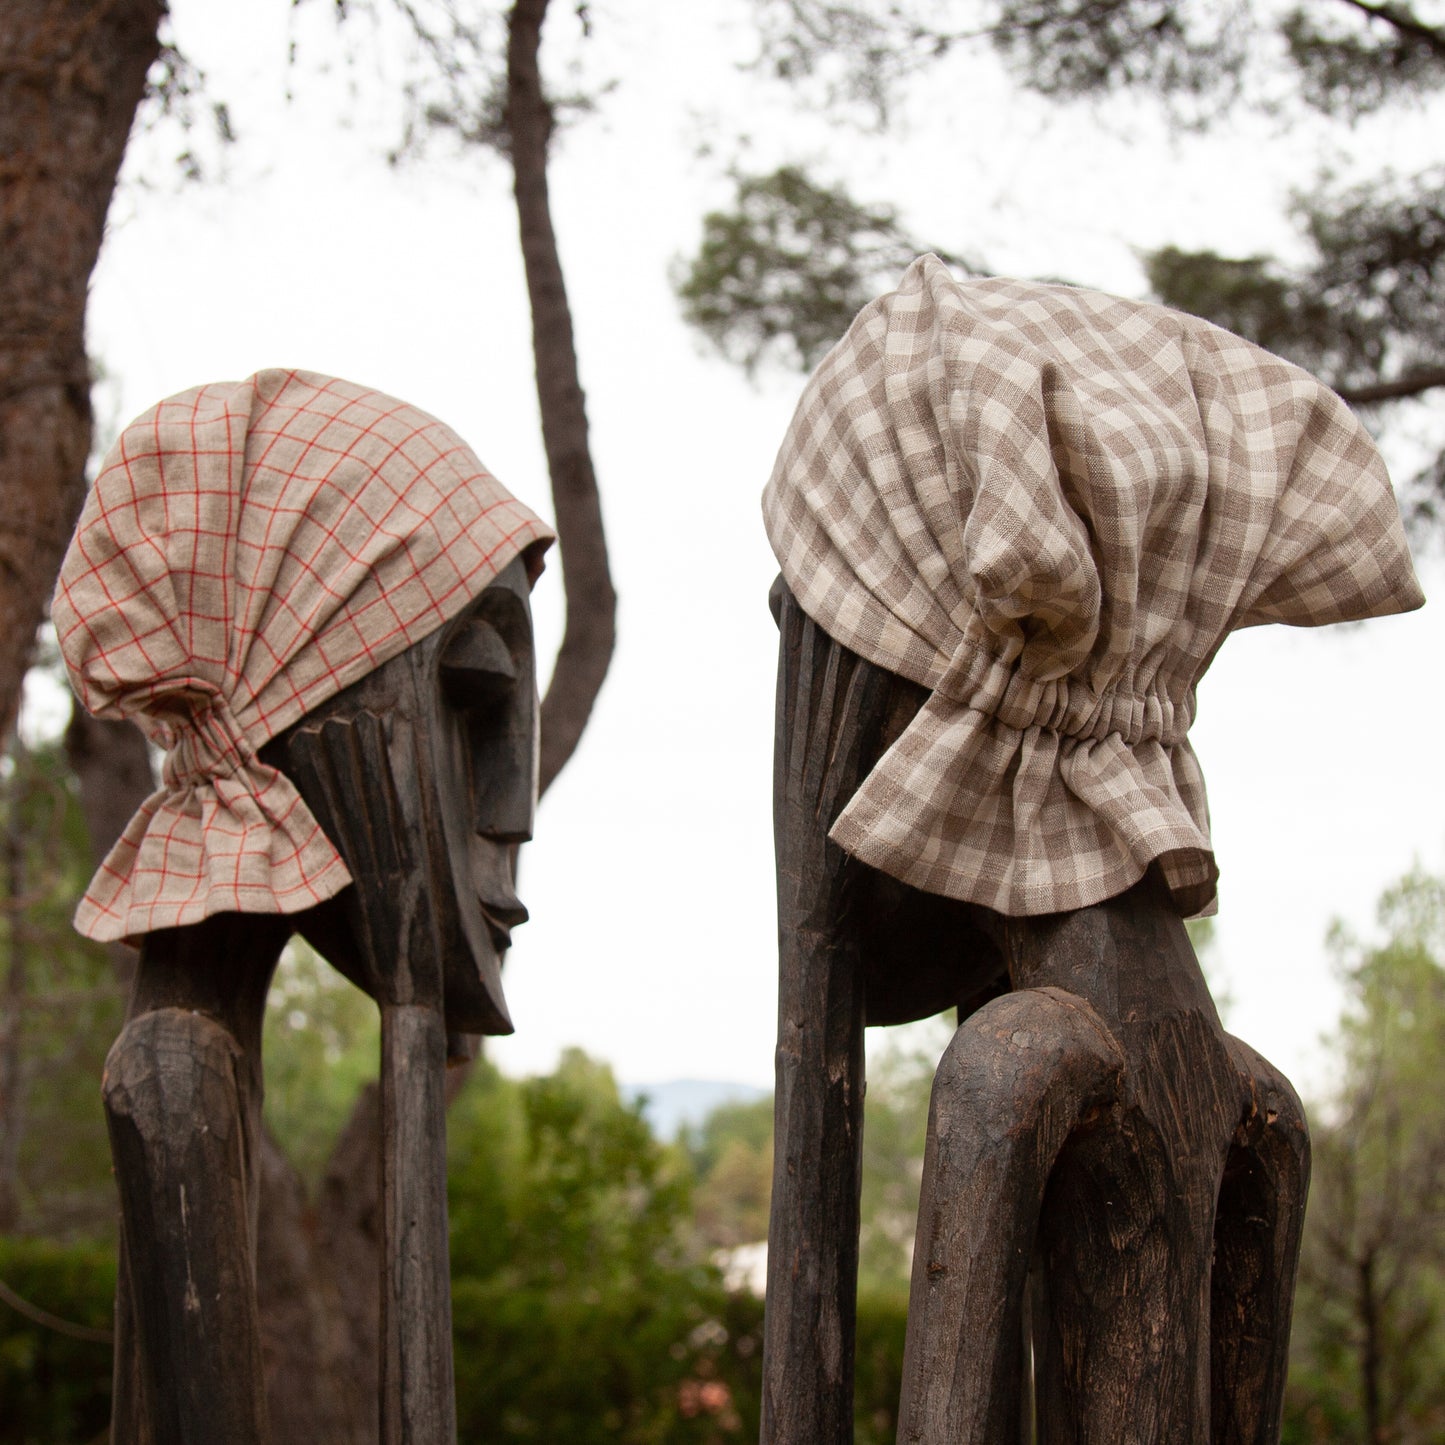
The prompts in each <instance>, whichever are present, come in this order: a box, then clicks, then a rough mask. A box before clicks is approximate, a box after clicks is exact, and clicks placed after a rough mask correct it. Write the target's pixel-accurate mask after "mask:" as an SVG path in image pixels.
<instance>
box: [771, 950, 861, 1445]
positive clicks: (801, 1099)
mask: <svg viewBox="0 0 1445 1445" xmlns="http://www.w3.org/2000/svg"><path fill="white" fill-rule="evenodd" d="M797 952H798V954H799V955H802V956H795V957H793V958H792V959H791V960H790V965H791V966H785V968H784V970H783V979H782V982H781V986H780V998H779V1024H778V1055H777V1093H776V1096H775V1101H774V1111H773V1196H772V1210H771V1214H770V1216H769V1221H768V1304H767V1316H766V1323H765V1327H764V1340H763V1430H762V1439H763V1440H764V1442H768V1445H849V1442H851V1441H852V1439H853V1346H854V1325H855V1318H856V1309H857V1288H858V1196H859V1189H860V1187H861V1179H862V1146H863V997H862V987H861V980H860V979H859V977H858V974H857V971H856V970H855V969H852V968H849V967H847V966H846V964H847V960H837V959H833V958H830V957H829V955H828V954H827V952H826V951H825V950H819V951H813V952H811V953H810V952H808V951H807V950H804V949H799V950H798V951H797ZM840 963H841V964H842V965H843V966H833V965H837V964H840Z"/></svg>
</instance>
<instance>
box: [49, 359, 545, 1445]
mask: <svg viewBox="0 0 1445 1445" xmlns="http://www.w3.org/2000/svg"><path fill="white" fill-rule="evenodd" d="M550 537H551V533H550V531H549V530H548V529H547V528H546V527H545V525H544V524H543V523H541V522H540V521H539V520H538V519H537V518H536V517H535V516H533V515H532V513H530V512H529V511H528V510H527V509H526V508H525V507H523V506H522V505H521V504H520V503H518V502H517V501H516V500H515V499H514V498H512V497H511V496H510V495H509V494H508V493H507V492H506V491H505V490H504V489H503V488H502V487H501V486H500V485H499V484H498V483H497V481H496V480H495V479H494V478H493V477H492V476H490V474H489V473H488V472H487V471H486V469H485V468H484V467H483V466H482V464H481V463H480V462H479V461H477V459H476V457H475V456H474V455H473V453H472V452H471V450H470V449H469V448H468V447H467V446H466V445H465V443H463V442H462V441H461V440H460V438H458V437H457V436H456V434H455V433H453V432H452V431H450V430H449V429H448V428H447V427H445V426H443V425H442V424H441V423H440V422H438V421H436V420H435V419H434V418H432V417H430V416H428V415H426V414H425V413H424V412H421V411H418V410H416V409H415V408H413V407H410V406H407V405H405V404H404V403H402V402H398V401H396V400H394V399H393V398H391V397H387V396H383V395H381V394H380V393H377V392H373V391H369V390H367V389H366V388H364V387H360V386H355V385H352V384H351V383H348V382H342V381H338V380H335V379H334V378H329V377H324V376H318V375H314V374H311V373H306V372H292V371H265V372H260V373H257V374H256V375H255V376H253V377H250V378H249V379H247V380H246V381H244V382H240V383H226V384H221V385H215V386H207V387H200V388H197V389H195V390H192V391H188V392H184V393H181V394H180V395H178V396H175V397H172V398H170V399H168V400H166V401H164V402H161V403H160V404H159V405H158V406H157V407H155V408H153V409H152V410H151V411H149V412H147V413H146V414H145V415H143V416H142V417H140V418H139V419H138V420H137V421H135V422H134V423H132V424H131V426H129V427H128V428H127V429H126V430H125V431H124V432H123V433H122V434H121V437H120V439H119V441H118V442H117V444H116V446H115V448H114V449H113V450H112V452H111V453H110V455H109V456H108V458H107V459H106V462H105V465H104V467H103V468H102V471H101V474H100V476H99V478H98V480H97V482H96V485H95V488H94V490H93V491H92V493H91V496H90V498H89V501H88V502H87V505H86V509H85V511H84V513H83V515H82V517H81V521H80V524H79V528H78V530H77V532H76V536H75V539H74V541H73V542H72V544H71V548H70V551H69V553H68V554H67V557H66V560H65V564H64V567H63V568H62V571H61V577H60V585H59V589H58V591H57V594H56V598H55V604H54V609H53V614H54V617H55V623H56V627H57V630H58V632H59V635H60V641H61V649H62V652H63V654H64V656H65V660H66V664H67V667H68V668H69V670H70V675H71V679H72V682H73V683H74V685H75V687H76V690H77V692H78V694H79V695H80V697H81V699H82V701H83V702H84V703H85V704H86V706H87V707H89V708H90V709H91V710H92V711H93V712H96V713H99V714H101V715H111V716H128V717H132V718H134V719H135V720H136V721H137V722H138V723H140V724H141V726H142V727H144V728H145V730H146V731H147V733H148V735H149V736H150V737H151V739H152V740H153V741H154V742H156V743H157V744H158V745H159V746H161V747H162V748H164V749H165V750H166V756H165V765H164V774H163V783H162V786H161V788H160V790H159V791H158V792H157V793H155V794H154V795H153V796H152V797H151V798H150V799H149V800H148V801H147V802H146V803H145V804H144V805H143V807H142V808H141V810H140V812H139V813H138V814H137V815H136V817H135V818H134V819H133V820H132V822H131V824H130V826H129V828H128V829H127V830H126V832H125V834H124V836H123V837H122V838H121V840H120V842H119V843H117V845H116V847H115V849H114V850H113V851H112V853H111V854H110V856H109V857H108V858H107V860H106V862H105V864H104V865H103V866H102V868H101V870H100V871H99V873H97V875H96V877H95V879H94V881H93V882H92V884H91V887H90V889H89V891H88V892H87V894H86V896H85V899H84V901H83V902H82V904H81V906H80V908H79V910H78V912H77V916H76V925H77V927H78V928H79V929H80V930H81V932H83V933H85V934H87V935H88V936H89V937H92V938H97V939H107V940H109V939H118V938H129V939H132V940H136V941H138V942H139V944H140V950H141V952H140V961H139V966H138V970H137V975H136V982H135V990H134V995H133V998H132V1000H131V1006H130V1011H129V1016H128V1018H127V1022H126V1025H125V1028H124V1030H123V1031H122V1033H121V1035H120V1037H119V1039H117V1041H116V1043H115V1046H114V1048H113V1049H112V1050H111V1054H110V1057H109V1059H108V1060H107V1064H106V1075H105V1085H104V1095H105V1106H106V1112H107V1117H108V1120H109V1125H110V1134H111V1146H112V1152H113V1155H114V1159H115V1167H116V1179H117V1184H118V1186H119V1190H120V1202H121V1221H122V1240H123V1247H122V1287H121V1290H120V1294H119V1298H118V1301H117V1321H116V1323H117V1351H116V1402H115V1427H114V1436H113V1438H114V1439H115V1440H116V1441H117V1442H125V1445H130V1442H147V1445H199V1442H202V1441H204V1442H206V1445H222V1442H234V1445H243V1442H244V1445H254V1442H258V1441H260V1442H263V1441H265V1440H266V1439H267V1437H268V1424H267V1418H266V1406H265V1395H264V1388H263V1386H264V1382H263V1379H262V1369H261V1355H260V1339H259V1332H258V1322H257V1314H256V1291H255V1258H256V1253H255V1242H256V1230H257V1210H258V1185H259V1174H258V1160H259V1153H258V1135H257V1130H258V1127H259V1113H260V1106H261V1095H262V1081H261V1053H260V1047H261V1023H262V1017H263V1013H264V1008H265V999H266V992H267V988H268V986H269V983H270V979H271V975H272V973H273V971H274V969H275V967H276V963H277V960H278V958H279V955H280V952H281V949H282V947H283V945H284V944H285V942H286V940H287V939H288V938H289V937H290V936H291V934H292V933H293V932H300V933H301V934H303V935H304V936H305V937H306V938H308V939H309V940H310V941H312V942H313V943H314V944H315V945H316V946H317V948H318V949H319V950H320V951H321V952H322V953H323V954H324V955H325V956H326V957H327V958H328V959H329V960H330V961H331V962H332V963H333V964H335V965H336V967H338V968H339V969H340V970H341V971H342V972H343V973H344V974H345V975H346V976H347V977H348V978H350V979H351V980H352V981H353V982H355V983H356V984H358V985H359V986H360V987H361V988H363V989H365V990H366V992H367V993H369V994H370V995H371V996H372V997H373V998H374V999H376V1001H377V1003H378V1004H379V1005H380V1008H381V1018H382V1062H381V1100H382V1139H383V1143H382V1157H381V1158H380V1159H379V1160H378V1168H379V1170H380V1171H381V1195H380V1197H381V1201H382V1208H383V1212H384V1223H383V1246H384V1248H383V1255H384V1257H383V1271H384V1274H383V1278H382V1279H381V1280H380V1281H379V1282H378V1288H379V1293H380V1299H381V1356H382V1358H381V1361H380V1379H381V1399H380V1401H379V1406H378V1412H379V1435H380V1439H381V1440H382V1441H383V1442H384V1445H401V1442H415V1445H447V1442H450V1441H453V1440H455V1438H456V1424H455V1404H454V1398H453V1387H452V1356H451V1305H450V1286H449V1279H448V1263H447V1224H446V1179H445V1154H444V1142H445V1124H444V1115H443V1103H444V1100H443V1074H444V1070H445V1066H446V1061H447V1057H448V1052H449V1050H448V1035H449V1034H450V1035H452V1036H454V1037H456V1038H457V1039H458V1047H460V1039H459V1036H461V1035H465V1034H473V1033H506V1032H510V1030H511V1022H510V1020H509V1018H508V1015H507V1010H506V1004H505V1002H504V1000H503V997H502V992H501V983H500V964H501V956H502V954H503V952H504V951H505V949H506V947H507V944H508V940H509V936H510V933H509V931H510V929H511V927H512V926H513V925H515V924H516V923H518V922H520V921H522V920H524V919H525V917H526V913H525V911H524V910H523V909H522V907H521V905H520V904H519V902H518V900H517V898H516V896H515V893H514V892H513V888H512V874H513V863H514V858H515V850H516V847H517V845H518V844H519V843H521V842H522V841H523V840H525V839H526V838H527V837H529V836H530V833H531V827H532V809H533V805H534V801H535V796H536V779H535V747H536V722H537V717H536V683H535V677H534V671H533V661H532V659H533V652H532V637H531V620H530V614H529V609H528V594H529V590H530V585H531V581H532V580H534V579H535V576H536V573H537V572H538V571H540V567H541V553H542V551H543V550H544V549H545V547H546V545H547V542H548V540H549V539H550Z"/></svg>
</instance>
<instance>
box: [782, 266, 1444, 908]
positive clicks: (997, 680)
mask: <svg viewBox="0 0 1445 1445" xmlns="http://www.w3.org/2000/svg"><path fill="white" fill-rule="evenodd" d="M763 514H764V520H765V523H766V526H767V531H768V536H769V539H770V541H771V543H772V546H773V551H774V552H775V553H776V555H777V558H778V562H779V564H780V566H781V567H782V571H783V577H784V580H785V581H786V582H787V584H788V586H789V588H790V589H791V590H792V592H793V595H794V596H795V597H796V598H797V600H798V602H799V604H800V605H801V606H802V608H803V609H804V611H806V612H807V613H808V614H809V615H810V616H811V617H812V618H813V619H814V621H816V622H817V623H818V624H819V625H820V626H821V627H823V628H824V630H825V631H827V632H828V633H829V635H830V636H832V637H833V638H834V639H835V640H836V641H838V642H840V643H842V644H844V645H845V646H847V647H849V648H851V649H853V650H854V651H855V652H857V653H859V654H861V655H862V656H863V657H865V658H866V659H867V660H868V661H870V662H872V663H875V664H876V665H878V666H880V667H884V668H887V669H890V670H891V671H893V672H897V673H900V674H902V675H903V676H905V677H908V678H911V679H912V680H913V681H914V682H917V683H920V684H922V685H923V686H925V687H927V688H928V689H930V691H931V693H932V696H931V697H930V699H929V700H928V702H927V703H926V704H925V705H924V707H923V708H922V709H921V711H920V712H919V714H918V716H917V717H916V719H915V720H914V722H913V723H912V724H911V726H910V727H909V728H908V729H907V730H906V731H905V732H904V733H903V735H902V736H901V737H900V738H899V739H898V741H897V742H896V743H895V744H894V746H893V747H892V748H891V749H890V750H889V751H888V752H887V753H886V754H885V756H884V757H883V758H882V759H881V760H880V761H879V763H878V764H877V766H876V767H875V769H874V770H873V772H872V773H871V774H870V775H869V776H868V777H867V778H866V779H865V780H864V782H863V784H862V785H861V786H860V787H859V789H858V791H857V793H856V794H855V795H854V797H853V798H852V799H851V800H850V801H849V803H848V804H847V806H846V807H845V808H844V810H843V812H842V813H841V815H840V816H839V817H838V819H837V821H836V822H835V824H834V825H833V828H832V832H831V835H830V836H831V837H832V838H833V840H834V841H835V842H836V843H838V844H839V845H840V846H841V847H842V848H844V849H845V850H846V851H848V852H849V853H852V854H853V855H855V856H856V857H858V858H860V859H861V860H862V861H863V862H865V863H868V864H870V865H872V866H873V867H876V868H879V869H882V870H883V871H885V872H887V873H890V874H892V875H894V876H895V877H897V878H900V879H902V880H903V881H904V882H906V883H910V884H912V885H914V886H915V887H918V888H921V889H924V890H927V891H929V892H934V893H941V894H946V895H948V896H950V897H954V898H960V899H966V900H969V901H971V902H975V903H980V904H984V905H986V906H988V907H990V908H994V909H997V910H999V911H1000V912H1003V913H1005V914H1010V915H1027V914H1038V913H1051V912H1055V911H1058V910H1063V909H1072V908H1081V907H1084V906H1086V905H1088V904H1091V903H1096V902H1099V901H1101V900H1103V899H1105V898H1109V897H1112V896H1114V895H1115V894H1117V893H1121V892H1123V891H1124V890H1125V889H1127V888H1129V887H1130V886H1131V885H1132V884H1134V883H1135V882H1137V881H1138V879H1139V878H1140V877H1141V876H1142V875H1143V873H1144V871H1145V869H1146V868H1147V867H1148V866H1149V864H1150V863H1151V862H1154V861H1155V860H1158V863H1159V866H1160V869H1161V871H1162V873H1163V875H1164V877H1165V880H1166V882H1167V883H1168V885H1169V887H1170V889H1171V890H1172V893H1173V895H1174V898H1175V901H1176V904H1177V905H1178V906H1179V907H1180V909H1181V911H1183V912H1185V913H1195V912H1212V911H1213V909H1214V904H1215V884H1216V881H1217V879H1218V869H1217V867H1216V865H1215V861H1214V855H1213V852H1212V850H1211V846H1210V839H1209V812H1208V804H1207V802H1206V799H1205V791H1204V777H1203V774H1202V773H1201V772H1200V768H1199V763H1198V760H1197V759H1196V757H1195V755H1194V752H1193V750H1192V748H1191V747H1190V746H1189V742H1188V740H1187V733H1188V731H1189V724H1190V722H1191V720H1192V718H1193V716H1194V705H1195V685H1196V683H1197V682H1198V680H1199V678H1200V676H1201V674H1202V673H1203V672H1204V670H1205V669H1206V668H1207V667H1208V665H1209V663H1210V661H1211V659H1212V658H1213V657H1214V654H1215V652H1216V651H1217V649H1218V648H1219V646H1220V644H1221V643H1222V642H1223V640H1224V638H1225V636H1226V635H1227V634H1228V633H1229V632H1231V631H1233V630H1234V629H1235V628H1239V627H1249V626H1253V625H1254V624H1257V623H1263V622H1287V623H1293V624H1296V625H1314V624H1317V623H1326V622H1339V621H1343V620H1346V619H1353V618H1363V617H1373V616H1380V615H1383V614H1386V613H1393V612H1405V611H1409V610H1411V609H1413V608H1416V607H1418V606H1420V605H1421V603H1422V602H1423V600H1424V599H1423V597H1422V595H1421V592H1420V589H1419V585H1418V583H1417V582H1416V580H1415V574H1414V570H1413V568H1412V566H1411V562H1410V556H1409V552H1408V550H1407V548H1406V545H1405V541H1404V536H1403V533H1402V529H1401V525H1400V518H1399V512H1398V508H1397V505H1396V502H1395V499H1394V495H1393V493H1392V491H1391V489H1390V483H1389V479H1388V477H1387V476H1386V474H1385V470H1384V466H1383V464H1382V463H1381V461H1380V459H1379V456H1378V454H1377V453H1376V451H1375V448H1374V446H1373V444H1372V443H1371V441H1370V439H1369V437H1368V435H1367V434H1366V432H1365V430H1364V428H1363V427H1362V426H1361V425H1360V424H1359V422H1358V421H1357V420H1356V419H1355V418H1354V417H1353V416H1352V414H1351V413H1350V412H1349V410H1348V409H1347V408H1346V407H1345V405H1344V403H1343V402H1341V401H1340V400H1339V398H1338V397H1336V396H1335V395H1334V393H1332V392H1331V391H1329V390H1328V389H1327V388H1326V387H1325V386H1323V385H1322V384H1321V383H1320V382H1318V381H1316V380H1315V379H1314V378H1313V377H1311V376H1309V375H1308V374H1306V373H1305V372H1303V371H1301V370H1299V368H1297V367H1295V366H1291V365H1289V364H1288V363H1286V362H1283V361H1281V360H1279V359H1278V358H1276V357H1274V356H1271V355H1269V354H1268V353H1267V352H1265V351H1262V350H1260V349H1259V348H1258V347H1256V346H1253V345H1251V344H1250V343H1248V342H1246V341H1243V340H1241V339H1240V338H1238V337H1236V336H1232V335H1230V334H1229V333H1228V332H1225V331H1222V330H1220V329H1219V328H1217V327H1215V326H1212V325H1210V324H1208V323H1207V322H1204V321H1200V320H1198V319H1196V318H1194V317H1190V316H1185V315H1181V314H1179V313H1176V312H1172V311H1167V310H1165V309H1163V308H1161V307H1157V306H1150V305H1146V304H1143V303H1139V302H1133V301H1123V300H1119V299H1118V298H1116V297H1112V296H1105V295H1102V294H1100V293H1098V292H1094V291H1086V290H1078V289H1075V288H1073V287H1066V286H1053V285H1042V284H1037V283H1032V282H1023V281H1009V280H998V279H993V280H981V281H968V282H960V281H957V280H956V279H955V278H954V277H953V276H952V275H951V274H950V273H949V271H948V270H947V268H946V267H944V265H943V264H942V263H941V262H940V261H938V260H937V259H936V258H935V257H932V256H925V257H923V258H921V259H920V260H918V261H916V262H915V263H914V264H913V265H912V266H911V267H910V268H909V270H908V271H907V273H906V274H905V275H904V277H903V280H902V282H901V284H900V285H899V288H898V290H897V291H896V292H894V293H892V294H890V295H887V296H884V297H882V298H880V299H879V300H877V301H874V302H873V303H871V304H870V305H869V306H867V307H865V308H864V310H863V311H862V312H861V313H860V314H859V316H858V317H857V319H856V320H855V322H854V323H853V325H852V327H851V328H850V329H849V331H848V333H847V335H846V336H845V337H844V338H843V340H842V341H840V342H839V343H838V345H837V346H836V347H834V349H833V350H832V352H830V353H829V355H828V356H827V357H826V358H825V359H824V360H823V362H822V363H821V364H820V366H819V367H818V369H817V371H816V372H815V373H814V375H813V377H812V378H811V380H810V381H809V383H808V386H807V388H806V390H805V391H804V393H803V397H802V400H801V402H800V403H799V406H798V409H797V413H796V415H795V416H794V418H793V422H792V425H791V427H790V429H789V431H788V434H787V436H786V438H785V440H784V442H783V446H782V449H781V452H780V454H779V456H778V460H777V464H776V466H775V468H774V471H773V474H772V479H771V481H770V482H769V483H768V486H767V489H766V491H765V492H764V495H763Z"/></svg>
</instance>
